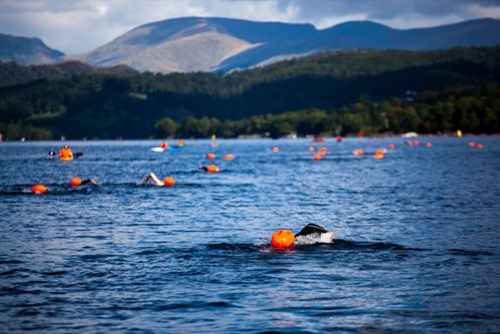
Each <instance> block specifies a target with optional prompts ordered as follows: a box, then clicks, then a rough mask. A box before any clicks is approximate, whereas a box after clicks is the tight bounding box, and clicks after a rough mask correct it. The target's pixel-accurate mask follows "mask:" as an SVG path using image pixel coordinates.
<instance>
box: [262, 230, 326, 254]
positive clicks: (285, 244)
mask: <svg viewBox="0 0 500 334" xmlns="http://www.w3.org/2000/svg"><path fill="white" fill-rule="evenodd" d="M333 237H334V233H333V232H331V231H327V230H326V229H324V228H323V227H321V226H319V225H316V224H307V225H306V226H305V227H304V228H302V230H300V232H299V233H297V234H295V235H294V234H293V233H292V232H291V231H289V230H278V231H276V232H274V234H273V235H272V237H271V245H272V246H273V247H274V248H277V249H286V248H291V247H293V246H294V245H311V244H316V243H331V242H332V240H333Z"/></svg>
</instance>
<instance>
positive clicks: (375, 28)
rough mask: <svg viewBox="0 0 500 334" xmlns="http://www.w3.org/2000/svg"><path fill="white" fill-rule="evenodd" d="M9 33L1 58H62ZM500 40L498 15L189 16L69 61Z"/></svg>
mask: <svg viewBox="0 0 500 334" xmlns="http://www.w3.org/2000/svg"><path fill="white" fill-rule="evenodd" d="M2 38H3V39H6V42H3V40H0V47H1V49H0V50H1V53H0V57H1V58H2V59H11V60H15V61H16V62H17V63H18V64H40V63H45V62H49V61H54V60H57V59H58V58H59V57H60V56H61V55H62V54H61V53H60V52H58V51H54V50H51V49H48V48H47V47H46V46H45V45H44V44H43V43H42V42H41V41H40V40H38V39H24V40H8V38H11V39H12V38H13V37H12V36H5V35H3V37H2ZM28 41H31V42H30V43H28ZM498 44H500V20H495V19H480V20H473V21H466V22H462V23H457V24H450V25H445V26H439V27H434V28H422V29H408V30H398V29H392V28H389V27H387V26H384V25H381V24H378V23H374V22H368V21H362V22H346V23H342V24H339V25H335V26H333V27H331V28H328V29H323V30H317V29H316V28H315V27H314V26H313V25H310V24H288V23H278V22H252V21H245V20H236V19H226V18H199V17H186V18H178V19H171V20H165V21H161V22H154V23H149V24H145V25H142V26H140V27H137V28H135V29H132V30H131V31H129V32H127V33H125V34H123V35H121V36H119V37H118V38H116V39H114V40H113V41H111V42H109V43H107V44H105V45H103V46H101V47H99V48H97V49H95V50H94V51H91V52H88V53H85V54H81V55H74V56H69V57H65V59H66V60H79V61H82V62H85V63H87V64H90V65H93V66H115V65H119V64H124V65H128V66H130V67H133V68H135V69H137V70H139V71H151V72H161V73H169V72H195V71H230V70H233V69H239V68H241V69H245V68H250V67H253V66H257V65H264V64H268V63H271V62H275V61H279V60H283V59H287V58H291V57H297V56H304V55H309V54H313V53H318V52H322V51H331V50H352V49H378V50H385V49H402V50H415V51H416V50H422V51H423V50H436V49H445V48H452V47H459V46H463V47H469V46H494V45H498ZM42 46H43V47H42ZM42 51H43V52H42ZM4 55H6V56H4Z"/></svg>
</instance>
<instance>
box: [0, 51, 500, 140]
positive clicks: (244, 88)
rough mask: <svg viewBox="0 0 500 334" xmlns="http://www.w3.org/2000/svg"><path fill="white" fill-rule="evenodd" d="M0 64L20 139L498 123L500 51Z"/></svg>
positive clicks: (3, 95)
mask: <svg viewBox="0 0 500 334" xmlns="http://www.w3.org/2000/svg"><path fill="white" fill-rule="evenodd" d="M58 66H62V65H58ZM0 70H2V71H3V70H5V74H6V76H5V77H2V81H1V84H2V85H4V87H1V88H0V122H2V123H3V128H2V129H3V130H2V131H3V132H4V133H6V134H7V133H8V136H7V137H8V138H12V139H16V138H21V137H26V135H25V134H24V133H22V131H21V130H15V129H21V128H22V129H40V133H39V134H37V135H32V136H33V137H37V138H41V137H47V136H48V137H51V136H52V137H53V138H58V137H59V136H61V135H65V136H66V137H67V138H70V139H71V138H73V139H78V138H82V137H89V138H94V137H97V138H115V137H118V136H119V137H124V138H147V137H150V136H153V135H156V136H159V137H165V136H174V135H175V136H182V137H206V136H210V135H211V134H212V133H215V134H218V135H221V136H225V137H234V136H238V135H249V134H260V135H270V136H273V137H278V136H282V135H287V134H290V133H296V134H297V135H299V136H304V135H308V134H322V135H335V134H343V135H346V134H349V133H357V132H358V131H363V132H365V133H399V132H405V131H419V132H426V133H436V132H446V131H454V130H455V129H458V128H460V129H462V130H463V131H467V132H478V133H481V132H485V133H494V132H499V130H500V127H499V114H500V112H499V109H500V101H499V96H500V93H499V83H500V82H499V81H500V47H492V48H460V49H451V50H441V51H432V52H411V51H394V50H393V51H383V52H381V51H349V52H337V53H324V54H319V55H314V56H310V57H304V58H299V59H293V60H289V61H285V62H281V63H276V64H273V65H269V66H266V67H261V68H256V69H253V70H248V71H240V72H233V73H230V74H226V75H223V74H221V73H173V74H168V75H163V74H153V73H142V74H138V73H135V72H130V71H129V70H125V69H121V70H118V69H114V70H108V71H107V72H106V71H104V70H98V69H92V68H89V67H88V66H86V65H84V64H81V63H69V64H67V65H65V67H64V66H63V67H62V68H61V67H59V68H55V69H54V68H52V67H50V66H48V67H47V66H46V67H20V66H17V65H15V64H13V63H1V62H0ZM20 83H22V84H20ZM7 128H9V129H11V130H9V131H8V132H7Z"/></svg>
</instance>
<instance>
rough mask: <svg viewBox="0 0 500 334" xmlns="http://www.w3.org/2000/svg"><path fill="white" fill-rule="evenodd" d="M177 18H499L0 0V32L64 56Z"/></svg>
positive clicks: (444, 0) (323, 1)
mask: <svg viewBox="0 0 500 334" xmlns="http://www.w3.org/2000/svg"><path fill="white" fill-rule="evenodd" d="M183 16H206V17H213V16H216V17H229V18H238V19H247V20H254V21H280V22H289V23H312V24H314V25H315V26H316V27H317V28H319V29H321V28H326V27H330V26H332V25H334V24H338V23H341V22H345V21H350V20H371V21H376V22H379V23H383V24H386V25H388V26H391V27H394V28H401V29H406V28H415V27H427V26H436V25H441V24H447V23H454V22H459V21H464V20H468V19H473V18H480V17H494V18H500V2H499V1H493V0H253V1H251V0H65V1H61V0H0V32H2V33H9V34H14V35H19V36H28V37H40V38H42V40H43V41H44V42H45V43H46V44H47V45H48V46H49V47H52V48H55V49H58V50H61V51H63V52H65V53H67V54H75V53H83V52H87V51H91V50H93V49H95V48H97V47H99V46H101V45H103V44H105V43H107V42H109V41H111V40H112V39H114V38H116V37H118V36H120V35H122V34H123V33H125V32H127V31H129V30H131V29H133V28H135V27H137V26H139V25H142V24H146V23H150V22H155V21H161V20H166V19H169V18H175V17H183Z"/></svg>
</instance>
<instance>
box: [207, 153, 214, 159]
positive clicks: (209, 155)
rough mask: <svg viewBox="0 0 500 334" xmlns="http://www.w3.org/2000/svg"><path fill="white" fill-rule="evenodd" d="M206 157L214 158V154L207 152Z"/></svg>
mask: <svg viewBox="0 0 500 334" xmlns="http://www.w3.org/2000/svg"><path fill="white" fill-rule="evenodd" d="M207 159H208V160H213V159H215V154H213V153H208V154H207Z"/></svg>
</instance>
